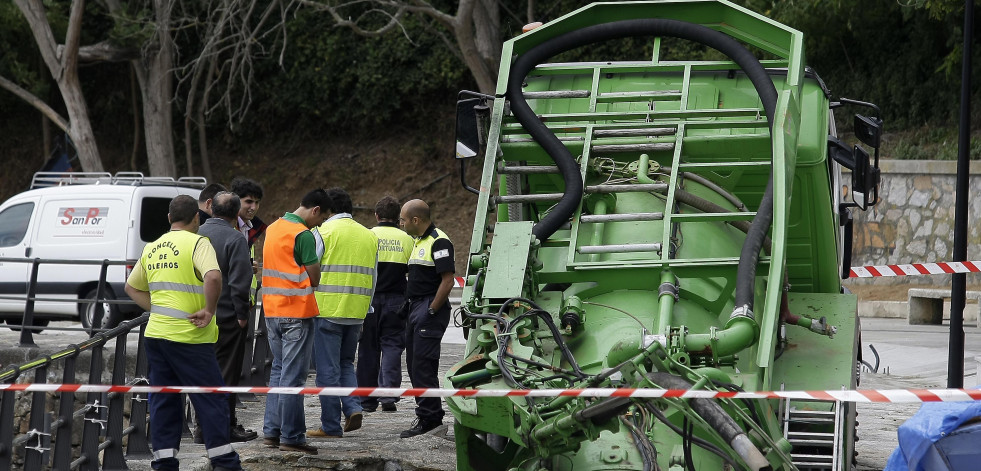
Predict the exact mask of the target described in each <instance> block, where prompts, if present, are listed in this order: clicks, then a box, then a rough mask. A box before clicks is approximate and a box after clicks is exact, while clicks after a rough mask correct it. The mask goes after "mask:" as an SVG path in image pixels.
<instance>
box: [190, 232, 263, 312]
mask: <svg viewBox="0 0 981 471" xmlns="http://www.w3.org/2000/svg"><path fill="white" fill-rule="evenodd" d="M198 235H202V236H205V237H207V238H208V239H209V240H211V245H212V246H213V247H214V248H215V254H216V255H217V256H218V267H219V268H221V296H219V297H218V312H217V313H215V317H217V318H218V319H220V320H228V319H242V320H248V319H249V308H250V307H251V306H250V305H249V304H250V303H249V289H250V288H251V287H252V258H251V256H249V243H248V241H247V240H246V239H245V236H244V235H242V233H241V232H239V231H238V230H237V229H235V228H233V227H232V226H231V224H229V223H228V222H226V221H225V220H223V219H221V218H218V217H213V218H209V219H208V220H207V221H205V222H204V224H202V225H201V228H200V229H198Z"/></svg>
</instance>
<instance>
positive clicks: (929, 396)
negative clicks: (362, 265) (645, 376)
mask: <svg viewBox="0 0 981 471" xmlns="http://www.w3.org/2000/svg"><path fill="white" fill-rule="evenodd" d="M0 391H25V392H33V391H38V392H76V393H89V392H95V393H104V392H117V393H183V394H210V393H253V394H291V395H309V396H316V395H319V396H359V397H364V396H372V397H392V396H402V397H505V396H519V397H560V396H571V397H593V398H599V397H634V398H661V397H667V398H684V399H693V398H708V399H795V400H815V401H843V402H891V403H919V402H966V401H977V400H981V389H859V390H851V391H843V390H842V391H835V390H830V391H757V392H730V391H707V390H685V389H629V388H618V389H613V388H591V389H435V388H432V389H423V388H318V387H314V388H284V387H275V388H269V387H246V386H234V387H233V386H218V387H213V386H114V385H106V384H43V383H16V384H0Z"/></svg>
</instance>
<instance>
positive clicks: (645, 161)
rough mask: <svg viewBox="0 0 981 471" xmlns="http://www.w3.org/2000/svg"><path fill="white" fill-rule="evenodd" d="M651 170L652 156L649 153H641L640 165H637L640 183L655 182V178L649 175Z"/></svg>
mask: <svg viewBox="0 0 981 471" xmlns="http://www.w3.org/2000/svg"><path fill="white" fill-rule="evenodd" d="M650 170H651V157H650V156H649V155H647V154H640V165H638V166H637V181H638V182H640V183H654V179H652V178H651V177H649V176H647V172H649V171H650Z"/></svg>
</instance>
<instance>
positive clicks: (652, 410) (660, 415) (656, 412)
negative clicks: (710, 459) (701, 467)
mask: <svg viewBox="0 0 981 471" xmlns="http://www.w3.org/2000/svg"><path fill="white" fill-rule="evenodd" d="M644 408H645V409H647V410H648V411H649V412H650V413H651V414H654V416H655V417H657V419H658V420H660V421H661V423H663V424H664V425H667V426H668V428H670V429H671V430H673V431H674V433H677V434H678V435H679V436H684V434H685V431H684V430H682V429H681V427H678V426H677V425H675V424H674V423H672V422H671V421H670V420H668V418H667V417H666V416H665V415H664V412H661V409H658V408H657V406H656V405H654V404H652V403H650V402H645V403H644ZM690 438H691V441H692V443H694V444H696V445H698V446H700V447H702V448H703V449H705V450H707V451H709V452H711V453H712V454H714V455H715V456H718V457H719V458H722V461H725V462H726V463H729V466H730V467H732V469H737V470H740V471H743V470H745V469H746V468H743V467H742V466H740V465H739V464H738V463H736V462H735V461H734V460H733V459H732V457H730V456H729V455H727V454H726V453H725V452H724V451H722V450H721V449H719V447H717V446H715V445H713V444H712V443H710V442H708V441H706V440H704V439H701V438H698V437H697V436H695V435H692V436H691V437H690Z"/></svg>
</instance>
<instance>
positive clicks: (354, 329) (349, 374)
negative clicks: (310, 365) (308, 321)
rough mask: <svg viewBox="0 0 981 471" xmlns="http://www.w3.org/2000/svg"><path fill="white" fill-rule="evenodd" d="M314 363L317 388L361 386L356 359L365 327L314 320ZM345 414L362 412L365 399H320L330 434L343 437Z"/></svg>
mask: <svg viewBox="0 0 981 471" xmlns="http://www.w3.org/2000/svg"><path fill="white" fill-rule="evenodd" d="M314 325H315V326H316V330H315V334H314V342H313V352H314V361H315V363H316V366H317V386H319V387H332V386H333V387H345V388H356V387H358V378H357V376H355V374H354V356H355V353H357V351H358V337H359V336H360V335H361V324H354V325H344V324H338V323H335V322H331V321H329V320H327V318H324V317H318V318H316V319H315V320H314ZM341 412H343V413H344V416H345V417H350V416H351V414H354V413H355V412H361V399H360V398H358V397H355V396H344V397H339V396H320V426H321V427H322V428H323V430H324V433H326V434H327V435H336V436H342V435H343V434H344V429H342V428H341Z"/></svg>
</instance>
